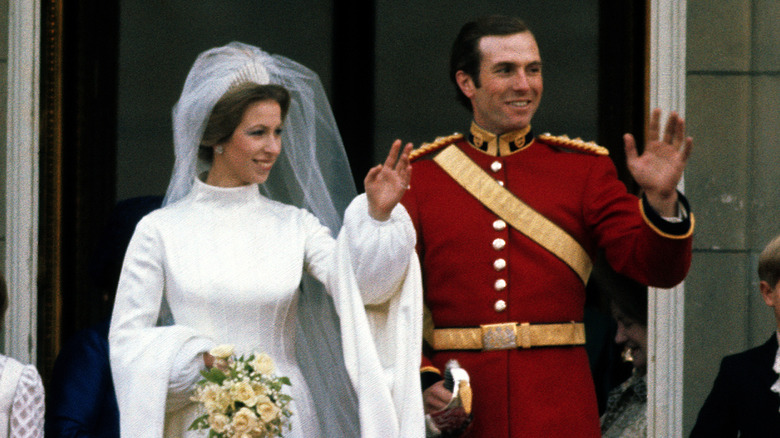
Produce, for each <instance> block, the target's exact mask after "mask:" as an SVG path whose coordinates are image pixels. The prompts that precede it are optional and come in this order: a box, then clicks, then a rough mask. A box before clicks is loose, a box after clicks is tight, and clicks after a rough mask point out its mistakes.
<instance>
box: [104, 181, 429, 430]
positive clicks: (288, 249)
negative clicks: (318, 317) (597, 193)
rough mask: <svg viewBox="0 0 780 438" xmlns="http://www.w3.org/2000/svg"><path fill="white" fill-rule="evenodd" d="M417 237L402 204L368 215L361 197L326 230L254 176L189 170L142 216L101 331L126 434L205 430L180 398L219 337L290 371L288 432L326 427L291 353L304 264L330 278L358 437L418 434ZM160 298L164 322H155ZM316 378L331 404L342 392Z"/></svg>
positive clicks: (317, 275) (421, 427) (326, 281)
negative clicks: (160, 204)
mask: <svg viewBox="0 0 780 438" xmlns="http://www.w3.org/2000/svg"><path fill="white" fill-rule="evenodd" d="M414 242H415V237H414V230H413V228H412V225H411V222H410V220H409V218H408V215H407V214H406V211H405V210H404V209H403V207H401V206H400V205H399V206H398V207H396V209H395V210H394V211H393V214H392V217H391V219H390V220H388V221H386V222H378V221H375V220H373V219H372V218H370V216H368V213H367V204H366V199H365V195H361V196H359V197H358V198H356V199H355V200H354V201H353V203H352V204H351V205H350V207H349V208H348V209H347V212H346V213H345V218H344V226H343V227H342V230H341V232H340V235H339V237H338V240H336V239H333V238H332V237H331V235H330V232H329V230H328V229H327V228H326V227H324V226H322V225H321V224H320V223H319V221H318V220H317V218H316V217H314V216H313V215H312V214H310V213H308V212H307V211H305V210H302V209H299V208H296V207H292V206H288V205H284V204H281V203H278V202H275V201H272V200H269V199H267V198H265V197H263V196H262V195H261V194H260V193H259V191H258V188H257V186H256V185H249V186H244V187H238V188H220V187H214V186H210V185H207V184H205V183H203V182H201V181H199V180H196V182H195V185H194V187H193V189H192V191H191V192H190V193H189V194H188V195H187V196H186V197H185V198H183V199H182V200H181V201H179V202H176V203H174V204H172V205H169V206H167V207H165V208H162V209H160V210H157V211H155V212H153V213H151V214H149V215H148V216H146V217H145V218H144V219H143V220H141V222H140V223H139V224H138V226H137V227H136V231H135V234H134V235H133V238H132V240H131V242H130V245H129V247H128V250H127V254H126V257H125V262H124V266H123V268H122V274H121V278H120V282H119V288H118V291H117V297H116V304H115V307H114V313H113V316H112V321H111V331H110V336H109V339H110V352H111V366H112V371H113V376H114V382H115V386H116V390H117V398H118V401H119V407H120V422H121V429H122V436H125V437H133V438H137V437H147V436H148V437H161V436H175V437H182V436H186V437H189V436H205V435H203V434H202V432H198V433H196V432H187V431H186V429H187V427H188V426H189V425H190V423H191V422H192V420H193V419H194V418H195V417H196V416H198V415H200V413H199V412H198V407H197V406H196V405H195V404H194V403H193V402H191V401H190V400H189V396H190V395H191V394H192V388H193V384H194V383H195V382H196V381H197V380H199V378H200V375H199V371H200V369H202V368H203V365H202V358H201V356H200V353H202V352H204V351H208V350H209V349H210V348H212V347H213V346H215V345H218V344H234V345H235V347H236V352H237V353H239V354H240V353H248V352H251V351H261V352H266V353H268V354H269V355H270V356H271V357H272V358H273V360H274V362H275V364H276V368H277V373H278V374H279V375H283V376H287V377H289V378H290V380H291V381H292V387H291V388H289V393H290V395H292V397H293V405H292V408H293V416H292V418H291V424H292V431H291V433H288V434H285V436H292V437H307V438H308V437H317V436H323V434H324V433H325V432H323V431H321V430H320V422H319V420H318V415H319V414H318V410H317V409H316V408H315V404H314V403H313V402H312V399H311V396H310V391H309V388H308V386H307V384H306V381H305V380H304V378H303V376H302V374H301V370H300V368H299V364H298V363H297V361H296V355H295V345H296V319H297V317H298V312H297V303H298V299H299V295H300V293H301V292H300V288H299V284H300V282H301V276H302V274H303V272H304V271H307V272H309V273H310V274H312V275H313V276H314V277H315V278H317V279H318V280H319V281H321V282H322V283H323V284H324V285H326V288H327V289H328V292H329V293H330V294H331V295H332V296H333V299H334V301H335V305H336V309H338V312H339V316H340V319H341V331H342V335H341V339H342V342H343V344H344V345H343V351H344V362H345V363H346V368H347V370H348V371H349V377H350V379H351V380H352V384H353V386H354V392H355V393H356V394H357V398H358V400H359V403H360V414H359V415H360V423H361V424H360V428H361V429H360V430H361V435H363V436H393V435H395V436H410V435H408V434H409V433H413V435H411V436H418V435H420V436H421V434H422V433H423V430H424V425H423V423H422V413H421V409H422V403H421V398H420V396H419V392H420V389H419V378H418V377H417V378H416V377H415V376H416V375H417V368H418V365H419V354H420V341H419V339H418V338H421V336H420V334H419V332H420V330H421V329H420V327H419V325H420V322H419V321H418V320H417V319H418V316H419V315H418V308H419V313H420V314H421V306H422V304H421V301H422V296H421V291H420V286H419V284H420V283H419V266H417V259H416V256H415V255H414ZM358 290H359V291H360V292H357V291H358ZM166 305H167V307H168V308H169V309H170V316H171V317H172V323H170V324H169V325H167V326H160V324H159V323H158V317H160V313H161V308H163V309H164V308H165V307H166ZM364 305H369V306H368V307H369V310H368V313H366V310H364ZM361 344H362V345H361ZM404 356H407V357H404ZM304 366H305V364H304ZM410 370H411V371H410ZM318 383H321V384H323V385H326V390H328V391H332V392H333V395H334V400H338V397H339V393H347V392H350V391H352V389H351V388H343V387H342V388H339V387H332V388H327V384H328V382H318ZM415 385H416V387H415ZM410 393H411V394H410ZM418 410H419V411H420V412H417V411H418ZM385 416H387V417H385ZM418 427H419V429H418ZM163 428H164V429H165V431H164V432H163ZM412 431H415V432H412ZM417 431H419V432H417Z"/></svg>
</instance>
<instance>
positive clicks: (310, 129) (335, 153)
mask: <svg viewBox="0 0 780 438" xmlns="http://www.w3.org/2000/svg"><path fill="white" fill-rule="evenodd" d="M247 81H249V82H256V83H259V84H268V83H272V84H277V85H281V86H283V87H285V88H286V89H287V90H288V91H289V92H290V96H291V102H290V109H289V112H288V114H287V117H286V119H285V123H284V129H283V134H282V144H283V147H282V152H281V154H280V156H279V158H278V159H277V161H276V164H275V165H274V168H273V170H272V171H271V174H270V176H269V178H268V180H267V181H266V182H265V183H264V184H262V185H261V186H260V190H261V191H262V192H263V193H264V194H265V195H266V196H268V197H269V198H271V199H274V200H277V201H280V202H284V203H286V204H290V205H295V206H298V207H301V208H305V209H307V210H309V211H311V212H312V213H313V214H314V215H315V216H317V217H318V218H319V220H320V221H321V222H322V223H323V224H324V225H326V226H327V227H328V228H330V229H331V232H332V233H333V235H334V236H336V235H337V233H338V231H339V229H340V228H341V221H342V217H343V214H344V210H345V209H346V207H347V205H349V202H350V201H351V200H352V199H353V198H354V197H355V196H356V194H357V191H356V189H355V185H354V182H353V179H352V173H351V171H350V168H349V162H348V161H347V156H346V152H345V151H344V146H343V144H342V141H341V136H340V135H339V132H338V128H337V127H336V122H335V119H334V117H333V113H332V111H331V108H330V105H329V103H328V99H327V97H326V95H325V91H324V89H323V87H322V84H321V82H320V80H319V77H318V76H317V74H316V73H314V72H313V71H311V70H309V69H308V68H306V67H304V66H302V65H300V64H298V63H296V62H295V61H292V60H290V59H287V58H285V57H282V56H278V55H270V54H268V53H266V52H264V51H262V50H260V49H259V48H257V47H254V46H250V45H247V44H243V43H238V42H232V43H230V44H228V45H226V46H223V47H217V48H214V49H210V50H207V51H205V52H203V53H201V54H200V55H199V56H198V58H197V59H196V61H195V63H194V65H193V66H192V69H191V70H190V73H189V74H188V76H187V80H186V82H185V84H184V90H183V91H182V94H181V97H180V99H179V101H178V102H177V103H176V105H175V106H174V108H173V126H174V149H175V155H176V162H175V164H174V169H173V175H172V176H171V182H170V184H169V186H168V190H167V192H166V195H165V200H164V201H163V205H167V204H171V203H174V202H176V201H177V200H179V199H181V198H183V197H184V196H186V195H187V193H189V191H190V190H191V189H192V186H193V181H194V178H195V177H196V175H197V174H198V173H199V171H200V170H201V169H199V166H198V159H197V156H198V148H199V145H200V141H201V138H202V136H203V132H204V130H205V127H206V123H207V120H208V117H209V115H210V114H211V110H212V108H213V107H214V105H215V104H216V102H217V101H218V100H219V99H220V98H221V97H222V95H223V94H224V93H225V92H226V91H227V90H228V89H229V88H230V87H231V86H232V85H234V84H237V83H240V82H247ZM301 289H302V293H301V299H300V301H299V304H298V312H299V318H298V327H297V336H298V337H297V343H298V345H297V351H296V355H297V359H298V363H299V364H301V370H302V372H303V374H304V377H305V378H306V381H307V384H308V385H309V388H310V390H311V392H312V398H313V399H314V400H313V401H314V403H315V406H317V409H318V410H319V414H320V415H319V417H320V418H319V420H320V425H321V429H322V431H323V434H324V435H325V436H344V437H350V436H359V434H360V432H359V431H360V425H359V420H358V403H357V397H356V395H355V393H354V390H353V389H352V386H351V383H350V379H349V376H348V374H347V371H346V368H345V366H344V362H343V357H342V352H341V337H340V329H339V321H338V316H337V315H336V311H335V309H334V306H333V302H332V299H331V298H330V297H329V296H328V295H327V293H325V291H324V288H323V287H322V285H321V284H320V283H319V282H317V281H316V280H314V279H313V278H312V277H309V276H307V275H304V280H303V284H302V285H301ZM163 305H165V304H163Z"/></svg>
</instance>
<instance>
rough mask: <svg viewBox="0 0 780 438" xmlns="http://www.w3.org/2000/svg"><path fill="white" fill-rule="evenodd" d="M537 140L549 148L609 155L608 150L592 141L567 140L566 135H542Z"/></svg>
mask: <svg viewBox="0 0 780 438" xmlns="http://www.w3.org/2000/svg"><path fill="white" fill-rule="evenodd" d="M538 138H539V140H541V141H543V142H544V143H546V144H549V145H550V146H555V147H559V148H563V149H569V150H573V151H578V152H585V153H588V154H591V155H604V156H606V155H609V150H608V149H607V148H605V147H603V146H599V145H597V144H596V143H595V142H592V141H584V140H582V139H581V138H579V137H577V138H569V136H567V135H551V134H542V135H540V136H539V137H538Z"/></svg>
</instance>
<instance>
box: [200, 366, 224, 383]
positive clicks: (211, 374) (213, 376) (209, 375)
mask: <svg viewBox="0 0 780 438" xmlns="http://www.w3.org/2000/svg"><path fill="white" fill-rule="evenodd" d="M200 374H201V375H202V376H203V377H205V378H206V380H208V381H209V382H213V383H216V384H217V385H221V384H222V382H224V381H225V379H227V376H226V375H225V373H224V372H222V370H220V369H219V368H211V369H210V370H201V372H200Z"/></svg>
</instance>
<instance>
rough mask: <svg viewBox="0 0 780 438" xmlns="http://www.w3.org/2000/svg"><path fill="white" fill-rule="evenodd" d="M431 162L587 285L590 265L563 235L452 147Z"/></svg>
mask: <svg viewBox="0 0 780 438" xmlns="http://www.w3.org/2000/svg"><path fill="white" fill-rule="evenodd" d="M433 160H434V161H435V162H436V163H437V164H438V165H439V166H441V168H442V169H444V171H445V172H447V173H448V174H449V175H450V176H451V177H452V178H453V179H454V180H455V181H456V182H457V183H458V184H460V186H461V187H463V188H464V189H466V191H468V192H469V193H471V194H472V195H473V196H474V197H475V198H477V200H478V201H479V202H481V203H482V204H483V205H484V206H485V207H487V208H488V209H490V210H491V211H492V212H493V213H495V214H496V215H498V216H499V217H500V218H502V219H503V220H505V221H506V222H507V223H508V224H509V225H511V226H512V227H513V228H515V229H516V230H517V231H519V232H521V233H523V234H524V235H526V236H527V237H529V238H530V239H531V240H533V241H534V242H536V243H538V244H539V245H541V246H542V247H543V248H545V249H546V250H547V251H550V252H551V253H552V254H553V255H555V256H556V257H558V258H559V259H561V260H562V261H563V262H564V263H566V264H567V265H568V266H569V267H570V268H571V269H572V270H574V272H575V273H577V275H578V276H579V277H580V279H581V280H582V282H583V284H587V283H588V277H590V272H591V270H592V269H593V262H592V261H591V259H590V256H588V253H587V252H586V251H585V249H584V248H583V247H582V246H581V245H580V244H579V243H578V242H577V241H576V240H574V238H573V237H571V236H570V235H569V234H568V233H566V231H564V230H562V229H561V228H560V227H559V226H558V225H556V224H555V223H553V222H552V221H550V220H549V219H547V218H546V217H544V216H542V215H541V214H539V213H538V212H537V211H536V210H534V209H533V208H531V207H530V206H529V205H528V204H526V203H525V202H523V201H521V200H520V199H518V198H517V197H516V196H515V195H514V194H513V193H512V192H510V191H509V190H507V189H505V188H504V187H502V186H501V185H499V184H498V182H497V181H496V180H495V179H493V178H492V177H491V176H490V175H488V174H487V172H485V171H484V170H482V169H481V168H480V167H479V166H478V165H477V164H476V163H474V162H473V161H471V160H470V159H469V157H468V156H467V155H466V154H465V153H464V152H463V151H461V150H460V149H459V148H458V147H457V146H456V145H454V144H453V145H450V146H448V147H447V148H445V149H444V150H442V151H441V152H439V153H438V154H437V155H436V157H434V159H433Z"/></svg>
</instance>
